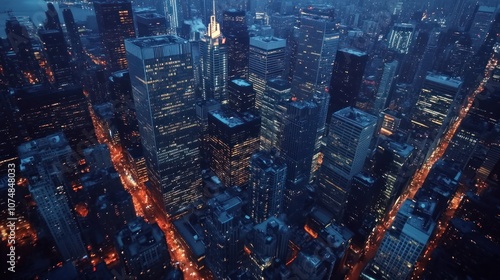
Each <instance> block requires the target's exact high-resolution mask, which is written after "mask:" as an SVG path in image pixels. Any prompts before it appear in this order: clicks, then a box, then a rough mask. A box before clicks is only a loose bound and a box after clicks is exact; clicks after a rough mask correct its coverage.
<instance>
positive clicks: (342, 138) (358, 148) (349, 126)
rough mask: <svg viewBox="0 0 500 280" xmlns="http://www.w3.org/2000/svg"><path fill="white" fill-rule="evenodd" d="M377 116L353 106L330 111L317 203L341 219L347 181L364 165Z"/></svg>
mask: <svg viewBox="0 0 500 280" xmlns="http://www.w3.org/2000/svg"><path fill="white" fill-rule="evenodd" d="M376 124H377V118H376V117H374V116H372V115H370V114H367V113H365V112H363V111H361V110H358V109H355V108H353V107H346V108H344V109H342V110H339V111H337V112H335V113H333V115H332V119H331V122H330V126H329V132H328V136H327V139H326V141H327V142H326V147H325V149H324V152H323V154H324V158H323V165H322V166H321V169H320V175H319V188H318V192H319V200H320V204H321V205H322V206H323V207H325V208H326V209H327V210H328V211H330V212H332V214H334V218H335V219H336V220H337V221H341V220H342V216H343V212H344V210H345V204H346V202H347V199H348V196H349V193H350V182H351V179H352V177H353V176H354V175H356V174H358V173H359V172H360V171H362V169H363V164H364V162H365V159H366V156H367V155H368V152H369V151H368V147H369V145H370V141H371V139H372V137H373V133H374V131H375V127H376Z"/></svg>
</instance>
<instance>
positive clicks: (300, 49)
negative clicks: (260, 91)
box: [292, 7, 340, 99]
mask: <svg viewBox="0 0 500 280" xmlns="http://www.w3.org/2000/svg"><path fill="white" fill-rule="evenodd" d="M333 13H334V10H333V8H332V7H325V8H317V7H313V8H312V9H304V10H302V11H301V13H300V20H299V23H300V25H299V28H298V34H297V35H298V36H297V38H296V40H297V42H296V43H297V51H296V61H295V66H294V69H297V71H295V73H294V75H293V80H292V90H293V92H294V94H295V95H296V96H297V97H299V99H310V98H312V95H313V94H314V92H315V91H317V90H320V91H323V90H324V89H325V88H326V87H328V85H329V84H330V79H331V71H332V66H333V61H334V60H335V55H336V52H337V48H338V44H339V40H340V39H339V38H340V34H339V33H338V32H337V31H336V30H335V24H336V23H335V21H334V16H333Z"/></svg>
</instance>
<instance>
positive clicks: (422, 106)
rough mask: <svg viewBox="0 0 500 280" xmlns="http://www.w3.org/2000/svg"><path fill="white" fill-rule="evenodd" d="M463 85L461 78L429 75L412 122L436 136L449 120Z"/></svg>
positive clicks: (423, 130)
mask: <svg viewBox="0 0 500 280" xmlns="http://www.w3.org/2000/svg"><path fill="white" fill-rule="evenodd" d="M461 86H462V81H461V80H459V79H454V78H451V77H448V76H445V75H437V74H429V75H427V77H426V78H425V81H424V84H423V86H422V89H421V90H420V94H419V96H418V100H417V104H416V105H415V108H414V112H413V115H412V118H411V122H412V124H413V125H414V126H415V127H416V128H418V129H421V130H422V132H425V133H429V134H430V135H431V137H435V136H436V135H437V134H436V133H438V131H439V130H440V129H441V127H442V125H443V124H444V123H446V122H447V121H449V119H448V117H449V114H450V112H451V109H452V104H453V103H454V101H455V98H456V96H457V94H458V92H459V91H460V88H461Z"/></svg>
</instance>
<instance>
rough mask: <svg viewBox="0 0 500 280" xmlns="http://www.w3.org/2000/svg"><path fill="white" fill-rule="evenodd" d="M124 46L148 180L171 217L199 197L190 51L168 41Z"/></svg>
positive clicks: (176, 41)
mask: <svg viewBox="0 0 500 280" xmlns="http://www.w3.org/2000/svg"><path fill="white" fill-rule="evenodd" d="M125 46H126V49H127V59H128V61H129V72H130V80H131V83H132V91H133V95H134V103H135V106H136V114H137V121H138V123H139V132H140V134H141V141H142V145H143V147H144V157H145V159H146V166H147V169H148V176H149V179H150V181H151V182H152V184H153V186H154V187H155V188H156V189H157V190H158V191H160V192H161V195H162V198H163V203H164V204H165V208H166V209H167V211H168V212H169V213H174V212H176V211H178V210H181V209H183V208H185V207H186V206H188V205H189V204H190V203H191V202H194V201H196V200H197V199H198V198H199V197H200V195H201V193H200V190H199V188H200V187H201V174H200V158H199V140H198V133H199V131H198V129H199V128H198V124H197V121H196V109H195V94H194V72H193V66H192V61H191V59H192V58H191V46H190V44H189V42H188V41H185V40H184V39H181V38H180V37H177V36H172V35H164V36H156V37H145V38H139V39H130V40H126V41H125Z"/></svg>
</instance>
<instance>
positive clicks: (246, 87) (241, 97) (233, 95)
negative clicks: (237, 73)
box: [227, 79, 255, 112]
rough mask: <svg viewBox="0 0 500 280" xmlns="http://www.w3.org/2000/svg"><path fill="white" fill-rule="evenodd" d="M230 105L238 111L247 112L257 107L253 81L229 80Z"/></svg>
mask: <svg viewBox="0 0 500 280" xmlns="http://www.w3.org/2000/svg"><path fill="white" fill-rule="evenodd" d="M227 90H228V92H229V98H228V99H229V107H230V108H231V109H233V110H235V111H236V112H247V111H251V110H254V109H255V90H254V89H253V85H252V83H250V82H249V81H247V80H244V79H234V80H231V81H229V84H228V89H227Z"/></svg>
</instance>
